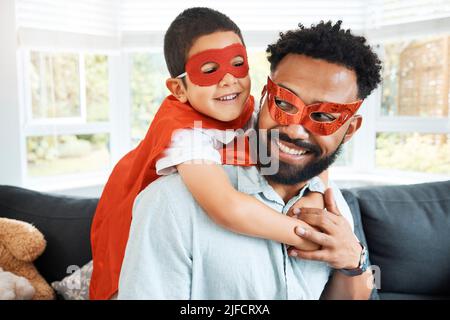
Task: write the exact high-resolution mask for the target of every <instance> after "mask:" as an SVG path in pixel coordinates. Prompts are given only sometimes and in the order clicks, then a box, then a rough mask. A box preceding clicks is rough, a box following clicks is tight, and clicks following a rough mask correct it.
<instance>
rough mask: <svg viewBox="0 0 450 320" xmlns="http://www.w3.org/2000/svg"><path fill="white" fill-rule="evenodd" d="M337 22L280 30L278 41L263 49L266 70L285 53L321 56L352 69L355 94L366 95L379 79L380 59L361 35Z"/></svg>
mask: <svg viewBox="0 0 450 320" xmlns="http://www.w3.org/2000/svg"><path fill="white" fill-rule="evenodd" d="M341 24H342V21H340V20H339V21H338V22H337V23H336V24H334V25H333V24H332V22H331V21H328V22H326V23H325V22H323V21H321V22H320V23H319V24H317V25H312V26H311V28H305V27H304V26H303V25H302V24H299V25H298V26H299V29H296V30H290V31H288V32H286V33H280V38H279V39H278V41H277V42H276V43H274V44H271V45H269V46H268V47H267V50H266V52H267V53H268V57H267V59H268V60H269V62H270V70H271V71H272V72H273V71H274V70H275V69H276V68H277V66H278V64H279V63H280V61H281V60H282V59H283V58H284V57H285V56H286V55H287V54H289V53H295V54H303V55H306V56H308V57H311V58H315V59H323V60H325V61H328V62H331V63H336V64H339V65H342V66H345V67H347V68H349V69H350V70H353V71H355V73H356V77H357V84H358V97H359V99H364V98H366V97H367V96H368V95H369V94H370V93H371V92H372V90H373V89H375V88H376V87H377V85H378V84H379V83H380V82H381V75H380V70H381V62H380V60H379V59H378V56H377V55H376V54H375V52H374V51H373V50H372V49H371V47H370V46H369V45H368V44H366V39H365V38H364V37H360V36H355V35H353V34H351V33H350V30H344V29H341Z"/></svg>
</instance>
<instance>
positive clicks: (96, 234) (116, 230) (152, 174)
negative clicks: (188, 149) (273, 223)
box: [89, 96, 254, 299]
mask: <svg viewBox="0 0 450 320" xmlns="http://www.w3.org/2000/svg"><path fill="white" fill-rule="evenodd" d="M253 109H254V99H253V97H252V96H250V97H249V99H248V101H247V103H246V105H245V108H244V111H243V113H242V115H241V116H240V117H239V118H238V119H235V120H233V121H230V122H221V121H219V120H215V119H213V118H210V117H208V116H205V115H203V114H201V113H199V112H197V111H196V110H195V109H193V108H192V107H191V106H190V105H188V104H184V103H181V102H179V101H178V100H177V99H176V98H175V97H174V96H169V97H167V98H166V99H165V100H164V101H163V103H162V105H161V107H160V108H159V110H158V112H157V113H156V115H155V118H154V120H153V121H152V124H151V125H150V128H149V130H148V132H147V134H146V136H145V138H144V140H142V141H141V143H140V144H139V145H138V146H137V147H136V148H135V149H133V150H132V151H130V152H129V153H128V154H126V155H125V156H124V157H123V158H122V159H121V160H120V161H119V162H118V163H117V164H116V166H115V167H114V169H113V171H112V173H111V175H110V177H109V179H108V182H107V183H106V185H105V188H104V190H103V193H102V196H101V197H100V200H99V203H98V206H97V210H96V212H95V215H94V220H93V223H92V228H91V245H92V257H93V261H94V268H93V273H92V278H91V282H90V292H89V296H90V299H109V298H111V297H112V296H113V295H114V294H115V293H116V292H117V289H118V283H119V275H120V269H121V266H122V261H123V258H124V254H125V248H126V244H127V241H128V234H129V230H130V225H131V214H132V208H133V203H134V200H135V198H136V196H137V195H138V194H139V193H140V192H141V191H142V190H143V189H145V188H146V187H147V186H148V185H149V184H150V183H151V182H153V181H154V180H156V179H157V178H158V177H159V176H158V175H157V174H156V169H155V165H156V162H157V161H158V159H160V158H161V157H162V156H163V152H164V150H165V149H166V148H168V147H169V145H170V142H171V139H172V133H173V132H174V131H175V130H177V129H186V128H193V127H194V121H202V128H205V129H219V130H226V129H235V130H236V129H239V128H242V127H243V126H244V125H245V124H246V123H247V121H248V120H249V119H250V117H251V116H252V113H253ZM228 153H229V152H228ZM228 153H227V154H228ZM222 154H223V152H222ZM237 156H238V155H235V156H234V161H233V159H230V158H229V157H227V159H223V162H224V163H229V164H237V165H239V164H241V165H248V162H247V161H244V162H242V161H236V157H237ZM245 158H246V159H248V154H247V155H246V157H245Z"/></svg>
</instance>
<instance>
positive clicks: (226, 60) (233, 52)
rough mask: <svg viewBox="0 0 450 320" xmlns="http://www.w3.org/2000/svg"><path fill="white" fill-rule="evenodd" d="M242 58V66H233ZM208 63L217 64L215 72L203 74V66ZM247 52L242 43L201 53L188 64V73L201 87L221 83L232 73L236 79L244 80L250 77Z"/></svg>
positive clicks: (191, 58)
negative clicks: (234, 62)
mask: <svg viewBox="0 0 450 320" xmlns="http://www.w3.org/2000/svg"><path fill="white" fill-rule="evenodd" d="M236 57H242V59H243V61H242V64H241V65H233V64H232V60H233V59H234V58H236ZM208 62H213V63H216V64H217V69H216V70H214V71H213V72H209V73H204V72H202V66H203V65H204V64H206V63H208ZM248 69H249V67H248V61H247V51H246V50H245V47H244V46H243V45H242V44H240V43H235V44H232V45H230V46H227V47H225V48H222V49H210V50H205V51H202V52H199V53H197V54H195V55H193V56H192V57H190V58H189V60H188V61H187V63H186V72H187V74H188V75H189V79H190V80H191V81H192V82H193V83H195V84H196V85H199V86H212V85H213V84H217V83H219V81H220V80H222V79H223V77H224V76H225V75H226V74H227V73H230V74H232V75H233V76H235V77H236V78H244V77H246V76H247V75H248Z"/></svg>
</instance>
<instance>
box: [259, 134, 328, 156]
mask: <svg viewBox="0 0 450 320" xmlns="http://www.w3.org/2000/svg"><path fill="white" fill-rule="evenodd" d="M267 134H268V136H269V137H268V138H269V139H272V137H271V134H270V130H269V131H268V133H267ZM278 136H279V140H280V141H284V142H289V143H292V144H294V145H296V146H297V147H300V148H303V149H306V150H307V151H309V152H311V153H313V154H314V155H315V156H316V157H319V156H320V155H321V154H322V151H321V150H320V148H319V147H318V146H316V145H315V144H312V143H309V142H306V141H305V140H302V139H291V138H290V137H289V136H288V135H287V134H286V133H283V132H279V135H278Z"/></svg>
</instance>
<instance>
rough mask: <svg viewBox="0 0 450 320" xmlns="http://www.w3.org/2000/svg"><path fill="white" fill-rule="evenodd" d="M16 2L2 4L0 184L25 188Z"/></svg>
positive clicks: (6, 0)
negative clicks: (22, 163)
mask: <svg viewBox="0 0 450 320" xmlns="http://www.w3.org/2000/svg"><path fill="white" fill-rule="evenodd" d="M15 17H16V15H15V3H14V0H2V1H0V43H1V50H0V184H12V185H19V186H20V185H22V173H21V161H22V160H21V156H20V155H21V150H22V147H21V143H22V139H21V133H20V123H21V121H20V112H19V110H20V108H19V88H18V82H17V72H18V71H17V70H18V69H17V57H16V49H17V39H16V18H15Z"/></svg>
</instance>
